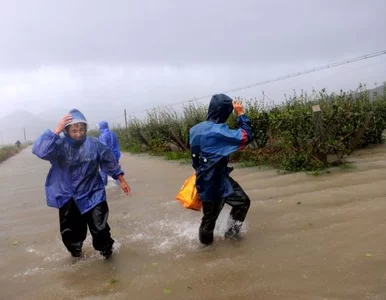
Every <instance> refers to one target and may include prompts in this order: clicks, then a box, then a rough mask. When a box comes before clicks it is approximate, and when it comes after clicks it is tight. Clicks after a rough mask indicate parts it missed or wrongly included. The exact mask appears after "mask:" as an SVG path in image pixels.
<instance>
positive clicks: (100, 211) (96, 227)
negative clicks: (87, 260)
mask: <svg viewBox="0 0 386 300" xmlns="http://www.w3.org/2000/svg"><path fill="white" fill-rule="evenodd" d="M108 216H109V207H108V205H107V202H106V201H103V202H101V203H99V204H98V205H96V206H95V207H93V208H92V209H91V210H89V211H88V212H86V213H84V214H83V215H82V214H81V213H80V211H79V209H78V207H77V206H76V204H75V202H74V200H73V199H71V200H70V201H68V202H67V203H66V204H65V205H63V206H62V207H61V208H60V209H59V221H60V233H61V236H62V241H63V243H64V245H65V246H66V248H67V250H68V251H70V252H71V253H77V252H80V251H81V249H82V246H83V242H84V240H85V239H86V236H87V226H88V228H89V230H90V233H91V236H92V244H93V246H94V249H95V250H97V251H101V252H104V251H110V250H111V248H112V246H113V244H114V240H113V239H112V238H111V234H110V227H109V224H107V219H108Z"/></svg>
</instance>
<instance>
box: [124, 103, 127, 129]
mask: <svg viewBox="0 0 386 300" xmlns="http://www.w3.org/2000/svg"><path fill="white" fill-rule="evenodd" d="M124 112H125V128H126V129H127V115H126V108H125V111H124Z"/></svg>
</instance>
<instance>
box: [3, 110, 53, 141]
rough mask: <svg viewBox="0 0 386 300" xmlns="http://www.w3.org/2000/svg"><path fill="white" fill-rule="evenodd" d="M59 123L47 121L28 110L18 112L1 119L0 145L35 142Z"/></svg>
mask: <svg viewBox="0 0 386 300" xmlns="http://www.w3.org/2000/svg"><path fill="white" fill-rule="evenodd" d="M56 123H57V121H51V120H47V119H45V118H41V117H39V116H36V115H34V114H32V113H30V112H28V111H26V110H17V111H14V112H13V113H11V114H9V115H8V116H6V117H4V118H2V119H0V144H1V143H3V144H14V143H15V142H16V141H17V140H20V141H21V142H24V141H25V139H24V129H25V137H26V139H27V141H33V140H35V139H36V138H37V137H38V136H39V135H40V134H41V133H42V132H43V131H44V130H45V129H46V128H53V127H54V126H55V125H56Z"/></svg>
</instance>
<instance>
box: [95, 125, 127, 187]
mask: <svg viewBox="0 0 386 300" xmlns="http://www.w3.org/2000/svg"><path fill="white" fill-rule="evenodd" d="M98 125H99V131H100V133H101V134H100V136H99V140H100V141H101V142H102V143H103V144H104V145H106V146H107V147H109V148H110V149H111V151H112V152H113V153H114V157H115V159H116V160H117V162H118V164H119V159H120V158H121V151H120V149H119V141H118V137H117V135H116V134H115V132H113V131H110V129H109V124H108V123H107V122H106V121H101V122H99V124H98ZM100 174H101V176H102V180H103V183H104V185H107V173H106V172H104V171H103V170H102V169H101V170H100Z"/></svg>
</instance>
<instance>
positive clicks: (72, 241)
mask: <svg viewBox="0 0 386 300" xmlns="http://www.w3.org/2000/svg"><path fill="white" fill-rule="evenodd" d="M59 222H60V234H61V236H62V241H63V244H64V245H65V246H66V248H67V250H68V251H69V252H70V253H71V255H72V256H73V257H80V256H81V254H82V246H83V242H84V240H85V239H86V236H87V222H86V220H85V219H84V218H83V216H82V215H81V213H80V211H79V209H78V207H77V206H76V204H75V201H74V200H73V199H71V200H70V201H68V202H67V203H66V204H64V205H63V206H62V207H61V208H60V209H59Z"/></svg>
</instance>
